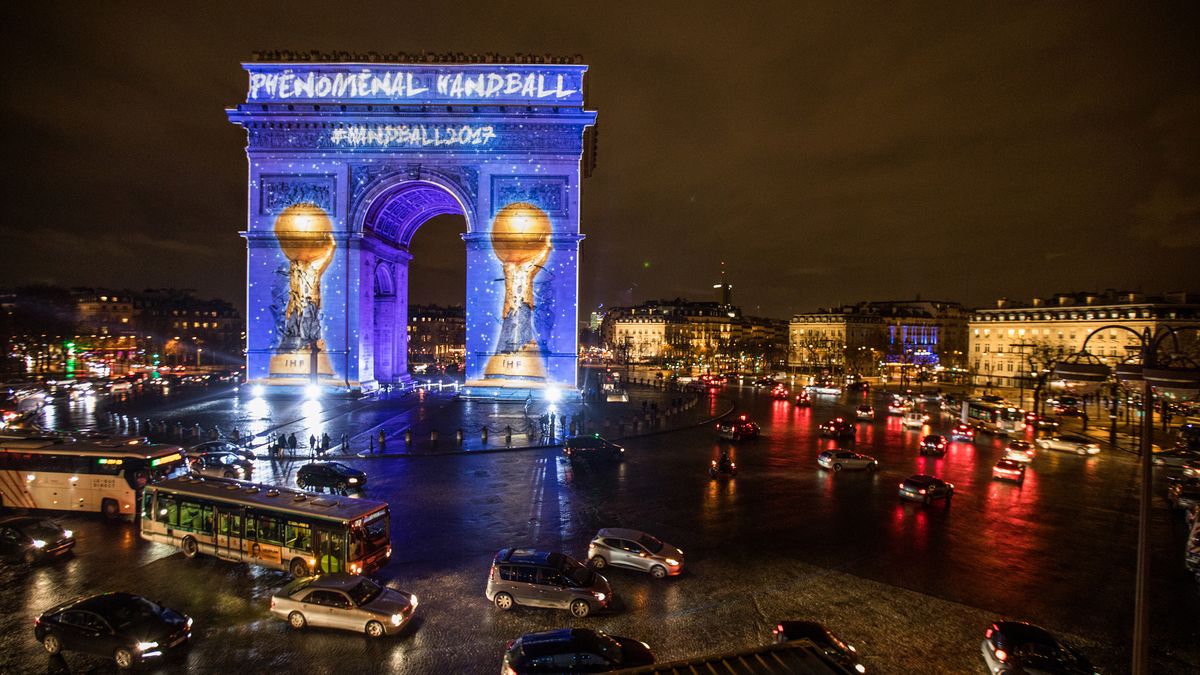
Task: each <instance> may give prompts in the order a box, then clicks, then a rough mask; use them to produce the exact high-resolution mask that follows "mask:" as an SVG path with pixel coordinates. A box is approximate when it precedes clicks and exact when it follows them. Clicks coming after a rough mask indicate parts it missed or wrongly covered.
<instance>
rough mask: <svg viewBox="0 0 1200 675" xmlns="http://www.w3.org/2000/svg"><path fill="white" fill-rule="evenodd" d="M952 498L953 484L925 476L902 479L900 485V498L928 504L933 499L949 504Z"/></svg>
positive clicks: (935, 477) (915, 475) (917, 475)
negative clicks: (943, 500)
mask: <svg viewBox="0 0 1200 675" xmlns="http://www.w3.org/2000/svg"><path fill="white" fill-rule="evenodd" d="M953 496H954V484H953V483H947V482H946V481H944V480H942V479H941V478H938V477H937V476H929V475H926V474H920V473H918V474H914V475H912V476H909V477H908V478H905V479H904V482H903V483H901V484H900V498H901V499H908V500H911V501H916V502H924V503H925V504H928V503H929V502H931V501H933V500H935V499H945V500H946V503H947V504H949V503H950V498H951V497H953Z"/></svg>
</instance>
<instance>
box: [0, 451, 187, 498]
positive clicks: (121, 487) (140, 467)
mask: <svg viewBox="0 0 1200 675" xmlns="http://www.w3.org/2000/svg"><path fill="white" fill-rule="evenodd" d="M182 471H184V462H183V449H182V448H180V447H179V446H177V445H155V444H151V443H148V442H146V439H144V438H136V437H129V436H112V437H94V438H90V439H83V440H80V439H77V438H74V437H71V436H51V435H12V436H5V437H0V507H4V508H22V509H47V510H52V511H91V512H96V511H98V512H100V513H102V514H104V516H105V517H107V518H118V517H121V516H130V517H132V516H133V515H134V514H135V513H136V512H137V502H138V498H137V497H138V491H139V490H141V489H142V488H143V487H145V485H146V484H147V483H148V482H150V481H152V480H158V479H160V478H166V477H168V476H170V475H172V474H175V473H179V472H182Z"/></svg>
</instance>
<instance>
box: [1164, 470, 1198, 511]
mask: <svg viewBox="0 0 1200 675" xmlns="http://www.w3.org/2000/svg"><path fill="white" fill-rule="evenodd" d="M1169 480H1170V483H1171V484H1170V485H1168V486H1167V501H1168V502H1170V503H1171V508H1175V509H1190V508H1193V507H1195V506H1196V505H1200V478H1195V477H1188V478H1172V479H1169Z"/></svg>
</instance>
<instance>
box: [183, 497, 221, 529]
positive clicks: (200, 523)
mask: <svg viewBox="0 0 1200 675" xmlns="http://www.w3.org/2000/svg"><path fill="white" fill-rule="evenodd" d="M212 519H213V517H212V507H211V506H208V505H203V506H202V505H200V504H195V503H193V502H181V503H180V504H179V528H180V529H182V530H191V531H192V532H201V533H203V534H212Z"/></svg>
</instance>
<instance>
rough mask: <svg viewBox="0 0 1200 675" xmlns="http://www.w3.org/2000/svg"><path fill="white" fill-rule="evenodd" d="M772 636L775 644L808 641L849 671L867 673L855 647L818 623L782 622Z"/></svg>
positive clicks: (777, 625) (776, 625) (772, 632)
mask: <svg viewBox="0 0 1200 675" xmlns="http://www.w3.org/2000/svg"><path fill="white" fill-rule="evenodd" d="M771 634H772V635H774V636H775V642H791V641H793V640H808V641H809V642H812V643H813V644H814V645H816V646H817V648H818V649H820V650H821V651H823V652H825V656H828V657H829V658H831V659H833V661H834V662H836V663H837V664H838V665H839V666H841V667H843V668H845V669H846V670H847V671H854V672H858V673H865V672H867V669H866V668H864V667H863V666H862V664H860V663H859V662H858V651H857V650H856V649H854V646H853V645H850V644H847V643H846V642H844V641H843V640H842V639H841V638H839V637H838V636H836V635H834V634H833V632H831V631H830V630H829V629H828V628H826V627H825V626H823V625H821V624H819V623H817V622H816V621H780V622H779V623H777V624H775V628H774V629H773V630H772V631H771Z"/></svg>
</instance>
